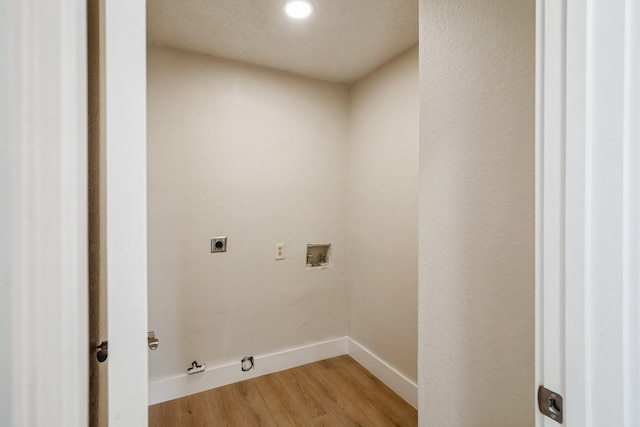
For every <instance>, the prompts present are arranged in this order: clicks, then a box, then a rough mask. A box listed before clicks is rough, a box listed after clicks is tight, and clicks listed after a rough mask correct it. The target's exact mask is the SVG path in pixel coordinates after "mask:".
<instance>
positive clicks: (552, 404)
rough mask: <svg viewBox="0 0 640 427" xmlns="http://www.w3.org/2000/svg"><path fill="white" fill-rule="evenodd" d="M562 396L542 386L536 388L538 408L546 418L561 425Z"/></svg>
mask: <svg viewBox="0 0 640 427" xmlns="http://www.w3.org/2000/svg"><path fill="white" fill-rule="evenodd" d="M562 400H563V399H562V396H560V395H559V394H558V393H556V392H555V391H551V390H547V389H546V388H544V387H543V386H540V387H539V388H538V408H539V409H540V412H542V413H543V414H544V415H546V416H547V417H549V418H551V419H552V420H554V421H556V422H558V423H560V424H562V406H563V405H562Z"/></svg>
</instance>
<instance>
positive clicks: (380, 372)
mask: <svg viewBox="0 0 640 427" xmlns="http://www.w3.org/2000/svg"><path fill="white" fill-rule="evenodd" d="M347 340H348V345H347V353H348V354H349V355H350V356H351V357H353V359H354V360H355V361H356V362H358V363H359V364H361V365H362V366H363V367H364V368H365V369H367V370H368V371H369V372H371V373H372V374H373V375H374V376H375V377H376V378H378V379H379V380H380V381H382V382H383V383H384V384H386V386H387V387H389V388H390V389H391V390H393V391H394V392H395V393H396V394H397V395H398V396H400V397H402V398H403V399H404V400H406V401H407V403H409V404H410V405H411V406H413V407H414V408H416V409H417V408H418V384H416V383H415V382H413V381H411V380H410V379H409V378H407V377H406V376H404V375H403V374H402V373H401V372H400V371H398V370H397V369H395V368H394V367H393V366H391V365H389V364H388V363H387V362H385V361H384V360H382V359H381V358H380V357H378V356H376V355H375V354H374V353H373V352H371V351H370V350H369V349H367V348H366V347H364V346H363V345H362V344H360V343H358V342H357V341H354V340H353V339H351V338H348V337H347Z"/></svg>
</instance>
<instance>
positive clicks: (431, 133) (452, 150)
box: [419, 0, 535, 427]
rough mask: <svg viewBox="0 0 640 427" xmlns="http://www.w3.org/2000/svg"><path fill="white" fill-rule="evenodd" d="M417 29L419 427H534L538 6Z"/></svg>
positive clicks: (428, 20)
mask: <svg viewBox="0 0 640 427" xmlns="http://www.w3.org/2000/svg"><path fill="white" fill-rule="evenodd" d="M420 26H421V29H420V54H421V57H420V70H421V71H420V215H419V218H420V240H419V244H420V258H419V259H420V262H419V310H420V319H419V340H420V341H419V390H420V406H419V410H420V425H421V426H438V427H447V426H465V427H473V426H488V425H490V426H493V427H500V426H505V427H506V426H509V427H513V426H531V425H533V423H534V404H533V390H534V382H533V381H534V60H535V41H534V40H535V1H533V0H526V1H525V0H519V1H513V0H488V1H482V2H478V1H475V0H464V1H457V2H451V1H449V0H421V2H420Z"/></svg>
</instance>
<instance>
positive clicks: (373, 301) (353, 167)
mask: <svg viewBox="0 0 640 427" xmlns="http://www.w3.org/2000/svg"><path fill="white" fill-rule="evenodd" d="M417 89H418V48H417V47H414V48H412V49H410V50H409V51H407V52H405V53H404V54H402V55H400V56H398V57H397V58H395V59H394V60H392V61H390V62H388V63H387V64H385V65H384V66H382V67H381V68H379V69H378V70H376V71H374V72H373V73H371V74H369V75H368V76H366V77H365V78H363V79H362V80H360V81H358V83H356V84H355V85H354V86H353V87H352V88H351V91H350V108H349V148H348V188H349V196H348V206H349V207H348V239H349V241H348V246H349V256H348V265H349V336H350V337H351V338H353V339H355V340H356V341H358V342H359V343H360V344H362V345H364V346H365V347H367V348H368V349H369V350H371V351H373V352H374V353H375V354H376V355H377V356H379V357H381V358H382V359H384V360H385V361H386V362H387V363H389V364H390V365H392V366H393V367H395V368H396V369H398V370H399V371H400V372H402V373H403V374H404V375H406V376H407V377H408V378H410V379H411V380H413V381H417V360H416V359H417V352H418V332H417V328H418V303H417V297H418V90H417Z"/></svg>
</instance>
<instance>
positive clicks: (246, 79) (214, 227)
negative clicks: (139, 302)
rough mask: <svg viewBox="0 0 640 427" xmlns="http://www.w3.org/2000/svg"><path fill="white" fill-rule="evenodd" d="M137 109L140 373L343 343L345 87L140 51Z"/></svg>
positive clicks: (161, 373)
mask: <svg viewBox="0 0 640 427" xmlns="http://www.w3.org/2000/svg"><path fill="white" fill-rule="evenodd" d="M148 106H149V107H148V128H149V138H148V182H149V184H148V202H149V223H148V231H149V248H148V249H149V328H150V329H153V330H155V332H156V334H157V336H158V337H159V339H160V348H159V349H158V351H157V352H154V353H151V356H150V379H151V380H152V381H153V380H156V379H159V378H162V377H167V376H172V375H177V374H181V373H185V371H186V369H187V368H188V367H189V366H190V363H191V361H193V360H198V361H203V362H206V363H207V364H208V365H209V366H215V365H218V364H221V363H229V362H236V361H239V360H240V359H241V358H242V357H243V356H246V355H259V354H265V353H269V352H274V351H280V350H283V349H286V348H291V347H297V346H302V345H305V344H309V343H315V342H318V341H323V340H327V339H331V338H336V337H340V336H344V335H345V332H346V329H347V317H346V316H347V312H346V310H347V293H346V262H345V261H346V237H345V236H346V211H345V210H346V200H345V199H346V188H345V185H344V183H345V180H346V138H347V108H348V89H347V87H346V86H343V85H338V84H332V83H326V82H321V81H318V80H312V79H308V78H300V77H295V76H293V75H290V74H286V73H281V72H275V71H270V70H267V69H261V68H257V67H251V66H245V65H241V64H238V63H233V62H229V61H223V60H218V59H215V58H212V57H207V56H202V55H197V54H192V53H187V52H183V51H177V50H171V49H165V48H157V47H150V48H149V51H148ZM217 235H226V236H228V238H229V241H228V252H227V253H223V254H211V253H210V240H209V239H210V237H212V236H217ZM277 242H286V256H287V259H286V260H283V261H275V260H274V255H275V246H274V244H275V243H277ZM317 242H330V243H332V244H333V268H331V269H326V270H315V271H314V270H312V271H305V261H306V258H305V253H306V246H305V245H306V244H307V243H317Z"/></svg>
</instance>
